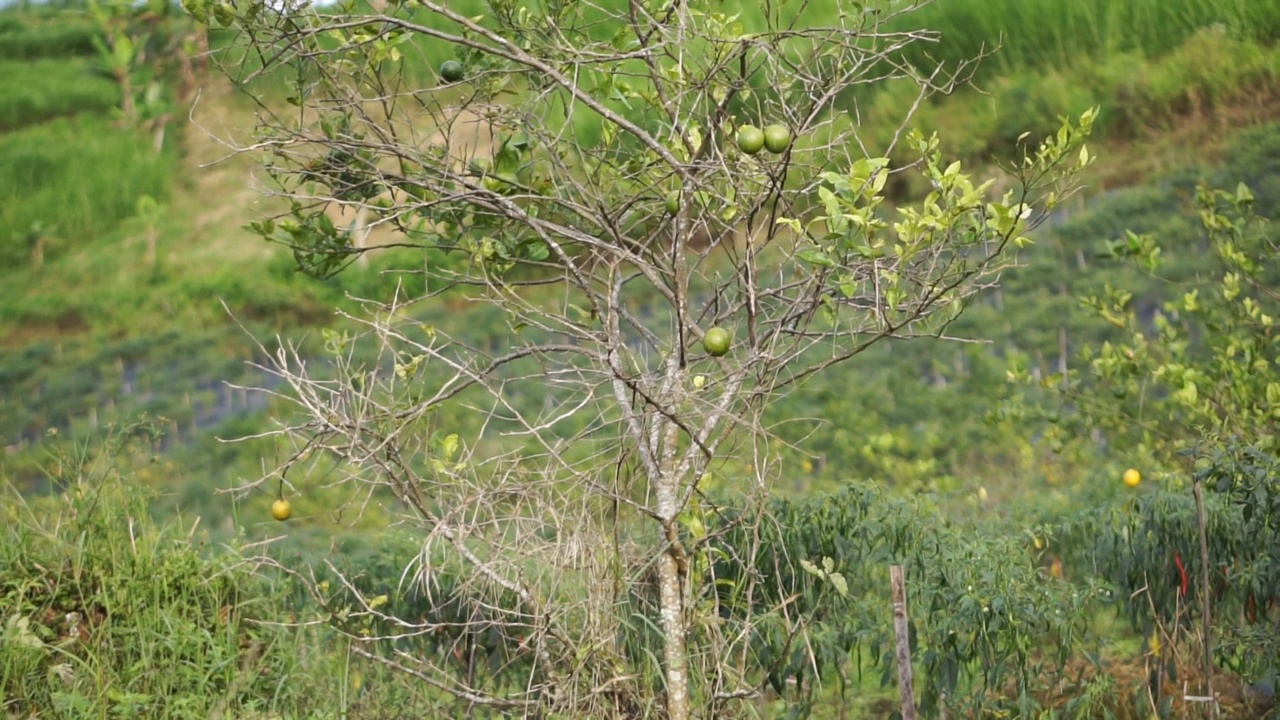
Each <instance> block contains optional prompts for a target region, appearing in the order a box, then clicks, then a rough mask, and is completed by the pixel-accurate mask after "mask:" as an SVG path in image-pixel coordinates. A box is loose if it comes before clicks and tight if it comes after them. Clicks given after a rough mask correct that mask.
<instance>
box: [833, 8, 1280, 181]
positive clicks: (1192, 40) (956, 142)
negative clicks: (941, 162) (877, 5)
mask: <svg viewBox="0 0 1280 720" xmlns="http://www.w3.org/2000/svg"><path fill="white" fill-rule="evenodd" d="M914 97H915V86H914V84H911V83H905V82H904V83H898V84H889V85H885V86H883V87H882V88H881V89H880V90H879V92H878V93H876V94H875V95H874V96H873V97H872V98H870V99H869V100H867V101H865V104H863V105H862V106H861V112H862V116H864V117H870V118H900V117H903V116H904V114H905V113H906V112H907V110H908V109H909V108H910V106H911V103H912V102H913V100H914ZM1277 101H1280V46H1277V45H1275V44H1263V43H1260V42H1258V41H1255V40H1248V39H1239V38H1235V37H1233V36H1231V35H1230V34H1229V33H1225V32H1221V31H1219V30H1215V29H1213V28H1205V29H1202V30H1200V31H1198V32H1196V33H1193V34H1191V35H1190V36H1189V37H1187V38H1186V39H1185V40H1184V41H1183V42H1182V43H1181V44H1179V45H1178V46H1177V47H1175V48H1173V49H1172V50H1170V51H1168V52H1167V53H1166V54H1165V55H1164V56H1163V57H1161V58H1159V59H1150V58H1146V57H1144V56H1143V55H1142V54H1141V53H1138V52H1130V53H1114V54H1110V55H1105V56H1103V57H1100V58H1097V59H1088V60H1083V61H1080V62H1078V63H1075V64H1072V65H1068V66H1061V67H1051V68H1043V69H1040V70H1034V69H1025V70H1017V71H1011V72H1009V73H1006V74H1001V75H998V76H996V77H994V78H992V79H990V80H988V81H985V82H983V83H981V85H980V87H979V88H966V89H964V90H961V91H960V92H957V93H955V94H954V95H951V96H945V97H938V98H935V101H934V102H931V103H927V104H925V105H923V106H922V107H921V108H920V110H919V112H918V113H917V115H916V116H915V120H914V123H915V124H916V125H917V126H919V127H920V128H921V129H923V130H925V131H926V132H928V131H936V132H938V133H939V136H940V138H941V140H942V143H943V146H944V148H945V149H946V151H947V152H948V153H949V154H951V155H953V156H955V157H957V158H959V159H962V160H964V161H965V162H966V163H967V164H970V165H973V164H987V163H989V162H990V160H991V158H992V157H996V158H1004V159H1007V158H1009V157H1011V156H1012V154H1013V150H1014V148H1015V143H1016V141H1017V139H1018V137H1019V136H1020V135H1021V134H1022V133H1024V132H1028V133H1030V134H1031V140H1035V139H1037V138H1040V137H1044V136H1045V135H1047V134H1048V133H1050V132H1053V131H1055V130H1056V129H1057V127H1058V124H1059V120H1058V118H1059V117H1060V116H1063V115H1067V116H1074V115H1078V114H1079V113H1081V112H1083V111H1084V110H1086V109H1088V108H1090V107H1099V108H1100V110H1101V115H1100V118H1099V120H1098V122H1097V123H1096V124H1095V126H1094V135H1095V137H1096V138H1097V139H1098V141H1103V142H1105V141H1111V142H1128V141H1131V140H1136V139H1142V138H1147V137H1150V138H1153V139H1156V140H1158V139H1159V137H1160V134H1161V133H1168V132H1171V131H1173V130H1174V129H1176V128H1177V127H1178V126H1179V125H1182V124H1187V123H1193V124H1195V123H1198V124H1200V125H1203V126H1207V127H1211V128H1216V129H1217V130H1218V133H1219V134H1222V133H1223V131H1224V130H1226V129H1228V128H1229V127H1232V126H1236V127H1241V126H1249V125H1253V124H1256V123H1258V122H1262V121H1265V120H1266V119H1268V118H1269V117H1270V115H1271V113H1273V112H1274V108H1273V107H1272V106H1273V105H1274V104H1275V103H1276V102H1277ZM892 132H893V127H892V125H890V124H888V123H881V124H877V123H875V122H869V123H867V124H864V125H863V126H862V127H861V128H860V130H859V133H860V134H861V135H862V137H863V138H864V140H866V141H868V143H869V145H870V146H871V147H873V148H883V147H885V146H886V145H887V143H888V142H889V140H890V138H891V137H892ZM1095 154H1098V153H1095ZM1103 155H1105V153H1103ZM1133 159H1137V160H1139V161H1142V160H1143V158H1141V157H1139V158H1129V159H1128V160H1127V161H1131V160H1133ZM1184 159H1185V158H1184ZM896 160H898V161H899V162H900V163H901V162H906V161H907V160H908V158H906V157H905V156H904V157H901V158H896ZM1103 161H1104V162H1105V161H1106V158H1105V157H1104V158H1103ZM1153 169H1155V170H1158V168H1153ZM1124 180H1125V181H1126V182H1130V183H1134V182H1141V180H1142V176H1141V173H1133V172H1130V173H1128V174H1127V177H1125V178H1124Z"/></svg>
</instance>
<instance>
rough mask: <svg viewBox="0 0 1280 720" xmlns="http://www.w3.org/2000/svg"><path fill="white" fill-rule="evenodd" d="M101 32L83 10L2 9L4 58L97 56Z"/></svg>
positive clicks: (0, 30)
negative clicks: (95, 42) (94, 44)
mask: <svg viewBox="0 0 1280 720" xmlns="http://www.w3.org/2000/svg"><path fill="white" fill-rule="evenodd" d="M98 34H99V31H98V29H97V27H96V26H95V25H94V23H93V20H92V19H91V18H90V17H89V16H88V14H87V13H85V12H84V11H83V10H63V9H53V8H39V7H36V8H32V9H29V10H26V9H24V10H6V11H3V12H0V58H5V59H7V60H32V59H35V58H42V57H67V56H72V55H94V54H96V53H97V50H95V49H94V47H93V38H94V36H95V35H98Z"/></svg>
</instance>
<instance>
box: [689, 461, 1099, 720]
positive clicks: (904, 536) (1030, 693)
mask: <svg viewBox="0 0 1280 720" xmlns="http://www.w3.org/2000/svg"><path fill="white" fill-rule="evenodd" d="M771 509H772V516H773V517H774V519H775V521H774V522H771V523H768V524H767V525H766V526H764V527H756V526H753V525H751V524H749V523H744V522H743V520H744V519H745V518H746V517H747V516H746V515H743V514H742V511H741V510H740V509H733V508H716V509H715V510H714V511H711V512H709V513H708V519H709V523H708V536H709V537H710V538H712V539H711V540H710V541H709V542H708V544H707V546H706V549H705V551H704V552H705V558H706V560H705V562H709V563H710V564H709V565H708V571H707V573H706V575H705V579H704V582H706V583H707V587H706V588H705V589H702V590H701V592H703V593H710V594H712V595H713V597H715V598H716V601H717V603H718V606H719V614H720V616H721V617H723V618H725V619H726V620H731V619H733V618H735V617H738V616H739V615H740V614H744V613H743V610H744V608H743V604H744V603H751V604H754V605H755V610H756V611H757V612H758V613H761V617H760V618H759V619H758V620H757V622H756V623H755V624H754V625H753V628H752V630H751V633H750V636H749V637H748V638H746V640H745V642H746V644H747V646H748V648H749V653H750V656H751V658H752V662H753V665H754V667H755V668H756V670H755V672H756V673H758V675H753V677H755V678H756V679H757V681H758V682H760V683H762V684H768V685H771V686H772V687H773V688H774V689H775V690H776V691H777V692H779V693H784V692H786V693H787V694H788V695H791V694H792V693H793V692H794V699H795V701H796V702H797V703H798V704H799V705H801V706H804V705H807V704H809V703H812V702H813V701H814V699H815V697H816V695H815V692H816V688H818V687H819V686H821V685H823V684H824V683H830V682H831V681H832V680H833V679H836V680H838V681H839V685H838V687H841V688H844V687H846V686H848V685H851V684H855V682H856V681H855V677H861V675H862V674H863V672H872V671H874V672H878V673H879V674H880V682H881V684H882V685H886V684H889V683H890V682H891V681H892V679H893V678H894V677H895V671H894V660H893V648H894V636H893V626H892V621H891V616H890V613H889V610H890V607H891V605H890V599H889V583H888V567H889V566H890V565H893V564H897V565H902V566H904V568H905V572H906V576H907V578H908V587H909V592H910V598H911V600H910V618H911V648H912V653H913V656H914V657H915V658H916V659H917V660H918V662H919V668H918V670H917V674H916V682H917V688H916V689H917V693H918V698H919V700H920V705H921V708H920V709H921V711H922V712H923V713H924V715H925V716H926V717H936V716H938V714H939V713H940V712H941V710H942V707H943V705H944V704H945V706H946V707H947V708H949V709H950V710H951V712H952V713H953V714H954V713H955V712H956V711H957V710H960V711H962V712H1001V711H1012V712H1014V713H1016V714H1017V715H1018V716H1019V717H1028V716H1034V714H1035V712H1036V710H1037V709H1038V708H1039V703H1040V702H1041V701H1042V700H1043V697H1044V696H1045V693H1046V692H1047V691H1048V690H1049V689H1050V688H1052V687H1054V685H1055V684H1056V683H1059V682H1062V681H1064V680H1066V679H1067V677H1068V676H1067V673H1066V670H1065V668H1066V661H1067V660H1068V659H1069V658H1071V657H1075V656H1078V655H1079V654H1080V653H1082V652H1085V651H1090V652H1095V653H1096V652H1097V650H1098V648H1100V647H1101V646H1102V644H1103V640H1102V639H1101V638H1098V637H1095V636H1093V635H1092V632H1091V628H1092V624H1093V617H1094V616H1095V614H1096V613H1097V611H1098V610H1099V609H1100V608H1101V607H1103V606H1104V605H1105V604H1106V603H1107V602H1109V598H1110V593H1109V592H1108V591H1107V590H1106V589H1105V588H1104V587H1103V586H1101V585H1098V584H1096V583H1092V582H1085V583H1082V584H1080V585H1078V586H1073V585H1070V584H1067V583H1064V582H1061V581H1057V580H1053V579H1051V578H1050V577H1048V575H1047V574H1046V573H1045V571H1044V570H1043V568H1040V567H1039V566H1038V564H1037V560H1038V552H1037V550H1036V549H1035V548H1033V547H1031V546H1030V545H1029V543H1028V539H1027V537H1026V536H1025V535H1019V534H1017V533H1011V532H1010V531H1009V528H1008V527H1007V526H1006V525H1004V524H1003V523H1001V522H990V523H988V522H971V523H964V524H953V523H951V522H949V521H948V520H946V519H945V518H944V517H943V516H942V515H941V514H939V512H938V510H937V508H935V507H932V506H931V505H930V504H929V502H928V501H927V500H915V501H913V500H907V499H895V498H893V497H892V496H886V495H885V494H884V493H883V491H881V490H878V489H876V488H875V486H873V485H870V484H862V483H850V484H848V485H847V486H846V487H845V488H843V489H841V490H839V491H837V492H834V493H819V494H815V495H813V496H811V497H808V498H803V499H795V500H775V501H774V502H773V505H772V508H771ZM753 536H754V537H753ZM755 542H760V543H763V544H764V545H765V547H766V551H765V552H763V553H760V554H759V555H758V560H757V564H756V565H755V566H754V567H752V568H743V567H742V566H741V564H740V561H739V559H738V558H739V557H740V555H739V552H740V549H741V548H745V547H749V546H750V545H751V544H752V543H755ZM700 560H701V558H700ZM713 586H714V590H713V589H712V587H713ZM814 673H817V675H815V674H814ZM788 679H794V680H795V690H794V691H790V690H784V686H785V685H786V684H787V682H788ZM1010 688H1012V692H1010ZM1083 710H1084V709H1082V711H1083Z"/></svg>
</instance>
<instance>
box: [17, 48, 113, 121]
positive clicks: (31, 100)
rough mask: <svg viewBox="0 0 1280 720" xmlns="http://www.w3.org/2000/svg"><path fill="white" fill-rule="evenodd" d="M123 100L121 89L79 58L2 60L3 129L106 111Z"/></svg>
mask: <svg viewBox="0 0 1280 720" xmlns="http://www.w3.org/2000/svg"><path fill="white" fill-rule="evenodd" d="M119 102H120V89H119V87H117V86H116V84H115V83H113V82H112V81H111V80H110V79H108V78H107V77H105V76H102V75H98V74H95V73H93V72H91V69H90V67H89V64H88V61H86V60H81V59H78V58H72V59H63V58H58V59H52V58H44V59H40V60H34V61H31V62H11V61H3V62H0V131H13V130H16V129H18V128H21V127H23V126H25V125H32V124H35V123H39V122H43V121H45V120H49V119H52V118H55V117H59V116H63V115H75V114H78V113H82V112H103V111H105V110H108V109H110V108H112V107H114V106H116V105H118V104H119Z"/></svg>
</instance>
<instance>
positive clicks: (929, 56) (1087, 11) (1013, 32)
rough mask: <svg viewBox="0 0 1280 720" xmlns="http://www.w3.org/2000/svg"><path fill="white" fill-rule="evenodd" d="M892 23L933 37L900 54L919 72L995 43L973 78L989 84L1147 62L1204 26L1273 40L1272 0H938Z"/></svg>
mask: <svg viewBox="0 0 1280 720" xmlns="http://www.w3.org/2000/svg"><path fill="white" fill-rule="evenodd" d="M896 25H898V26H899V27H913V28H929V29H931V30H937V31H939V32H940V33H941V35H942V40H941V42H940V43H938V44H937V45H935V46H924V45H919V44H918V45H915V46H912V47H911V48H910V49H908V50H907V51H906V55H907V57H908V58H910V59H911V60H912V61H913V62H914V63H915V64H916V65H917V66H918V67H921V68H928V67H931V66H932V64H933V63H934V62H935V61H938V60H941V61H943V62H945V63H947V64H948V65H951V66H953V67H954V66H955V65H956V64H957V63H960V62H962V61H964V60H967V59H970V58H974V57H977V56H978V55H980V54H982V53H983V52H988V51H990V50H991V49H992V48H993V47H994V46H995V44H996V43H997V42H998V43H999V44H1000V51H999V52H998V53H996V54H995V55H994V56H993V57H991V58H990V59H988V60H987V61H986V62H985V63H984V67H983V68H982V69H981V70H980V75H979V77H980V78H983V79H991V78H994V77H999V76H1006V75H1018V74H1024V73H1027V72H1036V71H1046V70H1048V71H1062V70H1064V69H1066V68H1070V67H1072V66H1075V65H1079V64H1091V63H1099V62H1101V63H1106V62H1108V61H1111V60H1112V59H1113V58H1115V57H1116V56H1129V55H1132V54H1135V53H1136V54H1137V55H1138V56H1139V57H1141V58H1144V59H1149V60H1154V59H1158V58H1160V57H1162V56H1164V55H1166V54H1168V53H1170V52H1172V51H1174V50H1175V49H1177V48H1178V47H1179V46H1181V45H1182V43H1183V42H1184V41H1186V40H1187V39H1188V38H1190V37H1191V36H1193V35H1195V34H1196V33H1197V32H1199V31H1200V30H1201V29H1203V28H1206V27H1211V26H1221V27H1222V28H1223V30H1224V32H1226V34H1227V35H1229V36H1230V37H1232V38H1235V39H1238V40H1251V41H1254V42H1258V43H1262V44H1270V43H1273V42H1275V41H1276V40H1277V39H1280V0H1225V1H1224V0H1080V1H1079V2H1070V1H1065V0H938V1H937V2H933V3H930V4H928V5H926V6H924V7H921V8H919V9H917V10H916V11H914V12H912V13H911V14H910V15H908V16H907V17H905V18H904V19H902V20H901V21H898V22H897V23H896Z"/></svg>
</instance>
